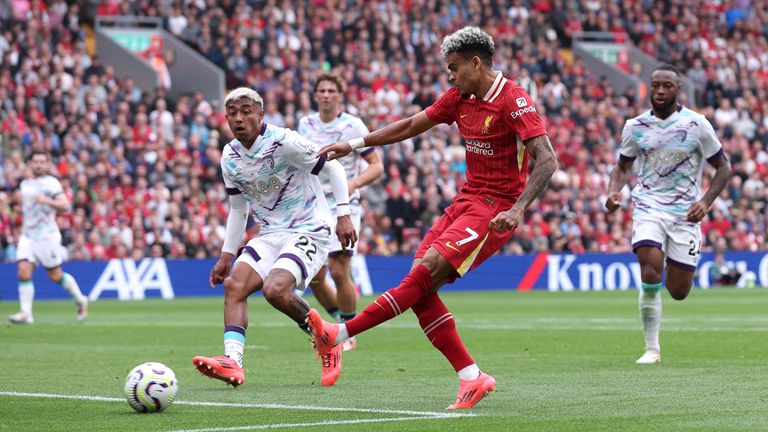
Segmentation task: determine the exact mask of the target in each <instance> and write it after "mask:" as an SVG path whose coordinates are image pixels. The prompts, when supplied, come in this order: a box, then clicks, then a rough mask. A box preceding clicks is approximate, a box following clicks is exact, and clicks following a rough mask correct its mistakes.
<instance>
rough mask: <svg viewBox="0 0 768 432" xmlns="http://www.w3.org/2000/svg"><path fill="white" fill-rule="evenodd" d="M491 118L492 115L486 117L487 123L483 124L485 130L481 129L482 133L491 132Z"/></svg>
mask: <svg viewBox="0 0 768 432" xmlns="http://www.w3.org/2000/svg"><path fill="white" fill-rule="evenodd" d="M491 120H493V116H492V115H489V116H488V117H486V118H485V125H484V126H483V130H482V131H480V133H481V134H483V135H488V134H489V133H490V128H491Z"/></svg>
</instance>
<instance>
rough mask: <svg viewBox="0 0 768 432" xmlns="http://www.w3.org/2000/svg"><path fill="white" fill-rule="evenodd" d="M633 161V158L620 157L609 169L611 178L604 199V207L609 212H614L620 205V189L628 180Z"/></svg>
mask: <svg viewBox="0 0 768 432" xmlns="http://www.w3.org/2000/svg"><path fill="white" fill-rule="evenodd" d="M634 161H635V160H634V159H625V158H620V159H619V162H618V163H617V164H616V166H615V167H614V168H613V171H611V178H610V180H609V181H608V197H607V198H606V199H605V208H607V209H608V211H609V212H610V213H613V212H615V211H616V210H617V209H618V208H619V206H621V189H622V188H624V185H625V184H627V181H628V180H629V174H630V171H631V170H632V163H634Z"/></svg>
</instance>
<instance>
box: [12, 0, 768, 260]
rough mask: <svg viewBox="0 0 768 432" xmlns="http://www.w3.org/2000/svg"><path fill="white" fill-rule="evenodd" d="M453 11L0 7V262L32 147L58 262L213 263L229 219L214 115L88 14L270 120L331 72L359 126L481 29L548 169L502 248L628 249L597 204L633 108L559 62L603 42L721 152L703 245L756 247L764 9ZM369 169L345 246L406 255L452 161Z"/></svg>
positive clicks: (415, 7)
mask: <svg viewBox="0 0 768 432" xmlns="http://www.w3.org/2000/svg"><path fill="white" fill-rule="evenodd" d="M464 3H465V4H464V7H458V6H457V2H454V1H447V0H432V1H417V0H406V1H377V2H366V1H360V0H357V1H354V0H349V1H324V0H312V1H292V2H291V1H276V0H270V1H245V0H230V1H220V2H213V1H203V0H196V1H173V2H160V3H155V2H149V1H136V2H116V1H111V0H108V1H101V2H98V1H91V2H84V3H81V5H78V4H77V3H73V4H69V3H68V2H65V1H63V0H54V1H50V2H43V1H40V0H32V1H24V0H14V1H12V2H10V1H0V29H2V30H1V31H0V59H2V62H1V63H0V140H1V141H0V145H1V148H2V151H1V152H0V246H2V247H0V260H8V261H13V260H14V257H15V246H14V240H15V239H17V238H18V235H19V229H20V215H21V209H20V202H21V200H20V197H19V194H18V189H17V185H18V183H19V182H20V180H21V179H22V178H23V176H24V175H25V168H24V163H23V161H24V158H25V155H27V154H28V153H29V152H30V151H31V150H32V149H44V150H47V151H49V152H51V154H52V155H53V158H54V162H55V163H54V165H55V171H56V175H57V176H59V177H60V179H61V181H62V184H63V185H64V188H65V191H66V193H67V194H68V195H69V198H70V200H71V202H72V204H73V211H72V212H71V213H70V214H66V215H62V216H61V217H60V221H59V223H60V226H61V227H62V231H63V234H64V238H65V244H68V245H69V249H70V255H71V258H73V259H81V260H88V259H105V258H118V257H133V258H141V257H144V256H165V257H167V258H188V257H210V256H218V252H219V250H220V247H221V244H222V241H223V226H222V224H223V221H224V220H225V219H224V217H225V215H226V207H225V203H226V194H225V191H224V187H223V184H222V181H221V177H220V174H219V168H218V166H219V158H220V155H221V152H220V149H221V148H222V146H223V145H224V144H225V143H226V142H227V141H228V140H229V139H231V135H230V133H229V130H228V127H227V125H226V122H225V120H224V118H223V114H222V113H221V109H220V107H218V106H216V101H206V100H203V98H202V95H201V94H199V93H197V94H189V95H185V96H182V97H181V98H179V99H178V100H170V99H168V98H166V91H165V90H164V89H162V88H157V89H156V90H155V91H154V92H152V94H149V93H142V92H141V91H140V90H138V89H137V87H136V85H135V82H132V80H131V79H125V80H119V79H117V78H116V74H115V71H114V69H113V68H112V67H110V66H109V65H104V64H102V63H101V61H100V60H99V58H98V56H96V55H95V53H94V51H93V40H92V38H93V36H92V33H91V31H90V24H91V23H92V22H93V19H94V17H95V16H96V15H97V14H102V15H110V14H116V13H119V14H133V15H142V16H162V17H163V19H164V24H165V27H166V29H167V30H168V31H169V32H171V33H173V34H174V35H176V36H177V37H179V38H180V39H182V40H183V41H185V42H186V43H187V44H189V46H191V47H193V48H194V49H196V50H198V51H199V52H200V53H202V54H203V55H205V56H206V57H207V58H208V59H210V60H211V61H212V62H213V63H215V64H216V65H218V66H219V67H221V68H222V69H223V70H224V71H226V77H227V78H226V82H227V86H228V87H230V88H231V87H235V86H240V85H247V86H251V87H253V88H255V89H256V90H258V91H259V92H260V93H261V94H262V95H263V97H264V99H265V101H266V105H267V106H266V109H267V113H266V121H267V122H270V123H274V124H278V125H282V126H288V127H294V126H296V124H297V121H298V119H299V118H300V117H301V116H303V115H305V114H307V113H308V112H310V111H311V110H312V103H311V100H312V95H311V91H312V90H311V89H312V83H313V78H314V76H316V75H317V74H319V73H324V72H333V73H336V74H338V75H340V76H342V77H344V79H345V80H346V81H347V82H348V84H349V86H348V89H347V92H346V102H347V109H348V110H349V111H350V112H351V113H353V114H355V115H358V116H361V117H362V118H364V119H365V120H366V121H367V123H368V126H369V128H370V129H376V128H378V127H381V126H382V125H384V124H386V123H389V122H391V121H393V120H395V119H398V118H401V117H403V116H407V115H410V114H412V113H414V112H417V111H418V110H421V109H423V108H425V107H426V106H428V105H429V104H431V103H432V102H433V101H434V100H435V98H436V97H437V96H438V95H439V94H441V93H442V92H443V91H445V90H446V89H447V88H448V87H449V85H450V84H449V83H448V81H447V75H446V73H445V72H444V71H443V68H442V59H441V58H440V52H439V51H440V50H439V46H440V41H441V39H442V37H443V35H445V34H446V33H449V32H451V31H453V30H455V29H457V28H459V27H461V26H463V25H466V24H476V25H479V26H482V27H483V28H484V29H485V30H486V31H488V32H490V33H491V34H492V35H493V36H494V38H495V40H496V43H497V53H498V54H497V55H496V59H497V61H498V64H497V65H496V68H497V69H499V70H502V71H504V73H505V74H506V75H507V76H510V77H512V78H514V79H515V80H517V81H518V82H519V83H520V84H521V85H523V86H525V87H526V89H528V90H529V92H530V93H531V95H532V96H534V98H536V99H537V101H538V102H537V108H538V110H539V112H540V113H542V115H544V116H546V119H547V127H548V130H549V133H550V137H551V140H552V143H553V145H554V147H555V151H556V153H557V155H558V157H559V160H560V167H561V169H560V170H559V171H558V172H557V173H556V174H555V176H554V178H553V180H552V182H551V185H550V187H549V188H548V190H547V191H546V192H545V193H544V194H543V195H542V196H541V197H540V199H539V200H538V201H537V202H536V204H535V205H534V208H532V209H531V211H530V212H529V214H528V215H527V217H526V223H525V225H523V226H521V227H519V229H518V231H517V233H516V234H515V236H514V238H513V240H512V241H511V242H510V243H509V244H508V245H507V246H506V247H505V248H504V250H503V252H504V253H507V254H521V253H528V252H535V251H553V252H558V251H570V252H574V253H579V252H585V251H604V252H623V251H628V250H630V245H629V237H630V234H629V233H630V231H631V224H632V222H631V219H630V210H631V209H629V208H627V209H625V210H624V211H619V212H617V213H616V214H612V215H608V214H607V213H605V212H604V210H603V205H602V203H603V202H604V200H605V190H606V187H607V185H608V175H609V171H610V169H611V167H612V166H613V164H614V162H615V158H616V155H617V145H618V140H619V136H620V133H621V128H622V125H623V122H624V120H625V119H626V118H627V117H630V116H634V115H636V114H637V113H639V112H640V111H641V110H643V109H644V106H645V102H646V101H644V100H639V99H638V97H637V95H636V94H634V93H633V92H626V93H623V94H617V93H616V92H615V91H614V90H613V89H612V88H611V87H610V86H609V85H607V84H606V82H605V80H604V79H603V77H598V76H594V75H592V74H591V73H590V71H589V70H587V69H586V68H585V67H584V65H583V64H582V63H580V62H579V61H578V60H574V59H573V57H571V56H570V55H569V50H568V49H569V47H570V44H571V41H572V39H573V36H574V34H575V33H576V32H579V31H604V32H614V33H615V34H616V38H617V39H620V40H624V39H625V38H628V39H629V40H630V41H632V42H633V43H634V44H636V45H637V46H639V47H640V48H641V49H642V50H643V51H644V52H646V53H647V54H649V55H652V56H655V57H656V58H658V59H659V60H660V61H665V62H671V63H674V64H676V65H677V66H679V67H681V68H682V69H683V70H684V71H685V72H686V73H687V75H688V76H689V77H690V78H691V80H692V81H693V82H694V83H695V100H694V101H688V102H689V105H691V106H692V107H694V108H695V109H696V110H698V111H700V112H702V113H704V114H705V115H706V116H707V117H708V118H709V119H710V121H712V123H713V124H714V125H715V128H716V130H717V132H718V135H719V136H720V137H721V140H722V141H723V143H724V144H725V146H726V148H727V150H728V152H729V154H730V156H731V158H732V161H733V167H734V175H733V178H732V180H731V183H730V187H729V188H728V189H727V191H726V192H724V193H723V194H722V196H721V197H720V198H719V199H718V200H717V201H716V203H715V205H714V207H713V209H712V211H711V212H710V217H709V218H707V220H706V221H705V222H704V224H703V230H704V234H705V237H706V241H705V244H704V245H703V249H704V250H713V248H714V246H715V245H717V244H722V243H723V242H725V247H726V248H727V249H729V250H765V249H768V241H767V240H766V235H765V233H766V223H768V209H767V208H766V205H765V203H766V201H767V199H766V198H768V197H767V196H766V189H767V188H766V186H767V185H768V152H766V145H767V144H768V104H766V102H765V101H766V100H768V97H766V96H767V94H766V93H767V92H768V39H767V37H768V4H764V3H762V2H760V3H753V2H750V1H748V0H732V1H723V2H714V1H700V0H697V1H690V2H674V1H658V2H598V1H591V0H580V1H567V2H566V1H563V0H552V1H550V0H531V1H525V0H512V1H493V0H488V1H483V2H464ZM158 5H159V6H158ZM163 8H165V9H163ZM627 23H632V24H631V25H628V24H627ZM659 29H663V31H660V30H659ZM383 160H384V163H385V175H384V178H383V179H381V180H380V181H378V182H377V183H375V184H373V185H371V186H369V187H368V188H367V190H366V191H365V192H364V194H363V195H364V206H365V216H364V218H365V220H364V229H363V231H362V233H361V245H360V252H361V253H363V254H370V255H393V254H410V253H413V251H414V249H415V247H416V246H417V245H418V240H419V238H420V237H421V236H422V234H423V233H424V232H425V230H426V229H427V228H428V227H429V226H430V225H431V223H432V222H433V221H434V220H435V218H436V217H437V216H438V215H439V214H440V212H441V210H442V209H443V208H444V207H445V206H446V205H447V203H448V202H449V201H450V200H451V198H452V197H453V196H454V195H455V194H456V192H457V190H458V189H459V188H460V187H461V185H462V183H463V181H464V170H465V163H464V149H463V147H462V143H461V142H460V139H459V137H458V135H457V134H456V131H455V129H454V128H452V127H447V126H446V127H439V128H435V129H433V130H432V131H430V132H429V133H426V134H423V135H421V136H419V137H418V138H417V139H414V140H412V141H408V142H404V143H402V144H400V145H397V146H388V147H386V148H384V149H383ZM707 175H710V172H709V171H708V170H707V171H706V172H705V177H706V176H707ZM705 187H706V182H705ZM249 229H250V231H251V232H250V233H251V234H252V233H253V227H250V228H249Z"/></svg>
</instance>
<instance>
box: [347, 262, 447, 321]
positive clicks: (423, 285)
mask: <svg viewBox="0 0 768 432" xmlns="http://www.w3.org/2000/svg"><path fill="white" fill-rule="evenodd" d="M431 286H432V275H430V274H429V270H427V268H426V267H424V266H423V265H417V266H416V268H414V269H413V270H411V272H410V273H408V275H407V276H405V279H403V281H402V282H400V285H398V286H397V287H395V288H391V289H389V290H388V291H387V292H385V293H384V294H382V295H381V297H379V298H378V299H376V301H374V302H373V303H371V304H369V305H368V306H366V308H365V309H363V311H362V312H360V313H359V314H358V315H357V316H356V317H355V318H354V319H352V320H350V321H347V322H345V323H344V324H345V325H346V326H347V332H349V335H350V336H354V335H356V334H360V333H362V332H364V331H366V330H368V329H370V328H372V327H376V326H377V325H379V324H381V323H383V322H384V321H387V320H390V319H392V318H394V317H396V316H398V315H400V314H401V313H403V312H404V311H406V310H408V308H410V307H411V306H413V304H414V303H416V301H417V300H418V299H419V297H421V296H422V295H423V294H424V293H425V292H427V290H429V288H430V287H431Z"/></svg>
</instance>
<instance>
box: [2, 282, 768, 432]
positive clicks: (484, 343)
mask: <svg viewBox="0 0 768 432" xmlns="http://www.w3.org/2000/svg"><path fill="white" fill-rule="evenodd" d="M443 297H444V299H445V302H446V304H447V305H448V307H449V308H450V309H451V310H452V312H453V313H454V315H455V316H456V318H457V324H458V327H459V331H460V332H461V334H462V337H463V338H464V340H465V342H466V344H467V346H468V348H469V350H470V352H471V353H473V355H474V358H475V360H476V361H477V363H478V364H479V365H480V367H481V368H482V369H483V370H484V371H486V372H487V373H489V374H491V375H493V376H494V377H495V378H496V380H497V382H498V391H497V392H496V393H495V394H493V395H492V396H491V397H489V398H487V399H486V400H484V401H482V402H481V403H480V404H479V405H478V406H477V407H476V408H475V409H473V410H471V411H469V413H471V414H474V416H473V417H461V418H437V417H434V416H433V417H432V418H429V415H421V416H418V415H406V414H400V413H396V412H345V411H318V410H312V409H308V408H307V407H315V406H316V407H352V408H368V409H372V410H409V411H428V412H433V413H438V414H440V413H445V412H446V411H444V408H445V406H447V405H448V404H449V403H450V402H452V399H453V398H454V397H455V394H456V390H457V386H458V380H457V378H456V375H455V374H454V372H453V370H452V369H451V368H450V366H449V364H448V363H447V362H446V361H445V360H444V359H443V358H442V356H441V355H440V353H439V352H438V351H437V350H435V349H433V348H432V346H431V345H430V344H429V343H428V342H427V340H426V339H425V337H424V336H423V334H422V332H421V331H420V329H419V328H418V325H417V322H416V320H415V318H414V317H413V316H412V314H410V313H406V314H405V315H404V316H402V317H399V318H397V319H395V320H393V321H390V322H389V323H388V324H385V325H384V326H381V327H379V328H375V329H373V330H371V331H369V332H367V333H365V334H363V335H361V336H360V337H359V338H358V340H359V348H358V350H357V351H353V352H351V353H347V354H346V355H345V356H344V371H343V373H342V376H341V378H340V379H339V382H338V383H337V384H336V385H335V386H334V387H331V388H323V387H322V386H320V385H319V372H320V371H319V369H320V365H319V362H318V361H317V360H316V359H315V358H314V354H313V352H312V350H311V349H310V348H309V343H308V338H307V337H306V336H304V335H303V333H301V332H300V331H299V330H298V329H297V328H296V327H295V325H294V324H293V323H292V322H291V321H290V320H289V319H288V318H287V317H285V316H283V315H281V314H280V313H279V312H277V311H275V310H274V309H272V308H271V307H270V306H269V305H268V304H267V303H266V302H265V301H264V300H263V298H261V297H260V296H257V297H254V298H252V299H251V302H250V308H249V310H250V321H251V324H250V327H249V329H248V334H247V338H246V345H247V349H246V358H245V361H246V379H247V381H246V383H245V385H243V386H241V387H240V388H238V389H232V388H231V387H228V386H226V385H224V384H223V383H221V382H218V381H213V380H209V379H207V378H204V377H202V376H200V375H199V374H198V372H197V371H196V370H195V369H194V368H193V367H192V364H191V358H192V357H193V356H194V355H199V354H202V355H218V354H220V353H221V351H222V323H221V321H222V312H221V310H222V300H221V299H220V298H205V299H202V298H196V299H179V300H174V301H162V300H147V301H142V302H118V301H104V300H103V301H99V302H96V303H93V304H92V307H91V316H90V317H89V319H88V322H86V323H85V324H83V325H77V324H75V322H74V318H75V308H74V305H73V304H72V303H71V302H58V301H55V302H54V301H49V302H38V303H36V304H35V320H36V323H35V324H34V325H32V326H11V325H4V324H0V362H1V364H2V372H0V392H6V394H1V395H0V430H7V431H33V430H34V431H55V430H60V431H79V430H88V431H90V430H93V431H97V430H98V431H168V430H181V429H206V428H209V429H210V428H223V429H220V430H259V429H267V428H270V430H272V428H275V429H277V430H299V429H301V430H304V431H326V430H327V431H359V430H365V431H441V432H442V431H482V432H488V431H520V430H530V431H629V430H641V431H654V432H655V431H666V430H669V431H735V430H744V431H754V430H768V379H767V378H768V366H767V364H768V363H767V362H766V359H767V358H768V313H767V312H768V290H765V289H752V290H736V289H716V290H709V291H702V290H696V291H694V292H693V293H692V295H691V296H690V297H689V298H688V299H687V300H686V301H684V302H674V301H672V300H671V299H670V298H669V296H667V295H666V294H665V297H664V321H663V324H662V333H661V343H662V363H661V364H660V365H653V366H637V365H635V364H634V360H635V359H636V358H637V357H638V356H640V354H642V348H643V337H642V334H641V332H640V330H639V326H640V325H639V318H638V313H637V294H636V292H577V293H546V292H541V293H540V292H535V293H514V292H477V293H445V294H444V295H443ZM309 300H310V302H311V303H314V302H313V299H311V298H310V299H309ZM370 300H371V298H365V299H361V303H360V304H361V306H364V305H366V304H367V303H368V302H369V301H370ZM16 309H17V304H16V303H9V302H4V303H0V314H2V316H3V317H4V316H6V315H8V314H10V313H13V312H15V311H16ZM145 361H159V362H163V363H165V364H167V365H169V366H170V367H171V368H172V369H173V370H174V371H175V372H176V376H177V377H178V379H179V383H180V390H179V394H178V398H177V401H180V402H192V401H202V402H220V403H241V404H281V405H287V406H288V407H258V406H250V407H228V406H195V405H185V404H179V403H177V404H174V405H173V406H172V407H171V408H170V409H169V410H168V411H166V412H163V413H160V414H137V413H134V412H133V410H132V409H131V408H130V407H129V406H128V404H127V403H125V402H124V401H122V398H123V395H122V387H123V383H124V380H125V377H126V374H127V373H128V371H129V370H130V369H131V368H132V367H134V366H135V365H137V364H139V363H142V362H145ZM7 392H24V393H47V394H57V395H87V396H102V397H109V398H120V399H121V400H118V401H86V400H76V399H54V398H49V397H29V396H18V395H8V394H7ZM294 406H296V407H294ZM300 406H305V407H303V408H302V407H300ZM401 417H410V418H411V419H410V420H403V421H383V420H385V419H392V418H401ZM372 419H378V420H379V421H378V422H365V423H363V422H362V421H369V420H372ZM344 421H348V422H352V423H347V424H339V423H337V422H344ZM324 422H325V423H324ZM296 424H309V425H305V426H300V427H299V426H293V427H288V426H282V427H276V425H296ZM246 427H250V429H247V428H246Z"/></svg>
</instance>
